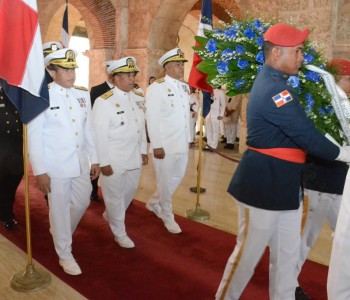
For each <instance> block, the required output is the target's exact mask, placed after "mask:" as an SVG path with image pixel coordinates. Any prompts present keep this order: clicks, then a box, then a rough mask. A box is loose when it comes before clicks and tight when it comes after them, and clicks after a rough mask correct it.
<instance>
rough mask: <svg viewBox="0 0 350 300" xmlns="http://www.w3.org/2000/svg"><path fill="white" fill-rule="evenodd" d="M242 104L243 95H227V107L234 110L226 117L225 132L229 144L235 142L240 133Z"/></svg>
mask: <svg viewBox="0 0 350 300" xmlns="http://www.w3.org/2000/svg"><path fill="white" fill-rule="evenodd" d="M241 106H242V96H241V95H238V96H234V97H230V96H226V107H227V109H229V110H234V112H233V113H232V114H230V115H229V116H226V117H224V119H223V123H224V133H225V137H226V140H227V144H234V143H235V141H236V137H237V135H238V117H239V113H240V111H241Z"/></svg>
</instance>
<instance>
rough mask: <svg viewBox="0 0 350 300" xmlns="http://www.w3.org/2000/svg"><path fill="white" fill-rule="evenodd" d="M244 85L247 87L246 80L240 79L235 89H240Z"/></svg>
mask: <svg viewBox="0 0 350 300" xmlns="http://www.w3.org/2000/svg"><path fill="white" fill-rule="evenodd" d="M243 85H245V80H244V79H242V78H241V79H238V80H237V81H236V82H235V88H237V89H239V88H240V87H242V86H243Z"/></svg>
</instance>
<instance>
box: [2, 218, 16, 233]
mask: <svg viewBox="0 0 350 300" xmlns="http://www.w3.org/2000/svg"><path fill="white" fill-rule="evenodd" d="M1 224H2V226H4V227H5V229H7V230H13V229H16V228H17V221H16V220H15V219H11V220H6V221H1Z"/></svg>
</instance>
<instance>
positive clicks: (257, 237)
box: [218, 204, 302, 300]
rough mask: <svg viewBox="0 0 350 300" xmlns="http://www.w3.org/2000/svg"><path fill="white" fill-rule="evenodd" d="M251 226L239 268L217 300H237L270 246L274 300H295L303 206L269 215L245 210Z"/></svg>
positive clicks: (266, 211)
mask: <svg viewBox="0 0 350 300" xmlns="http://www.w3.org/2000/svg"><path fill="white" fill-rule="evenodd" d="M240 205H243V204H240ZM246 207H247V210H246V214H245V218H246V225H245V226H248V231H247V235H246V236H245V239H244V241H243V242H242V246H241V247H240V251H238V255H237V256H238V257H239V261H238V264H237V268H236V269H235V270H234V269H232V272H231V274H230V275H229V276H228V277H229V278H231V280H230V281H228V282H227V284H226V285H227V286H226V288H225V291H226V292H225V291H224V292H225V293H223V294H222V295H221V297H220V298H218V299H224V300H238V299H239V298H240V296H241V294H242V292H243V291H244V289H245V287H246V286H247V284H248V282H249V280H250V278H251V277H252V276H253V274H254V270H255V267H256V265H257V264H258V262H259V261H260V258H261V256H262V255H263V253H264V251H265V249H266V246H268V245H269V246H270V272H269V274H270V275H269V294H270V299H271V300H294V299H295V287H296V284H297V280H296V265H297V260H298V257H299V250H300V226H301V213H302V205H300V207H299V209H297V210H287V211H270V210H264V209H259V208H255V207H251V206H246Z"/></svg>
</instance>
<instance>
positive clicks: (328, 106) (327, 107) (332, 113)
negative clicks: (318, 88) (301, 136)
mask: <svg viewBox="0 0 350 300" xmlns="http://www.w3.org/2000/svg"><path fill="white" fill-rule="evenodd" d="M324 109H325V110H326V112H327V113H329V114H330V115H334V109H333V106H331V105H327V106H326V107H325V108H324Z"/></svg>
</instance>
